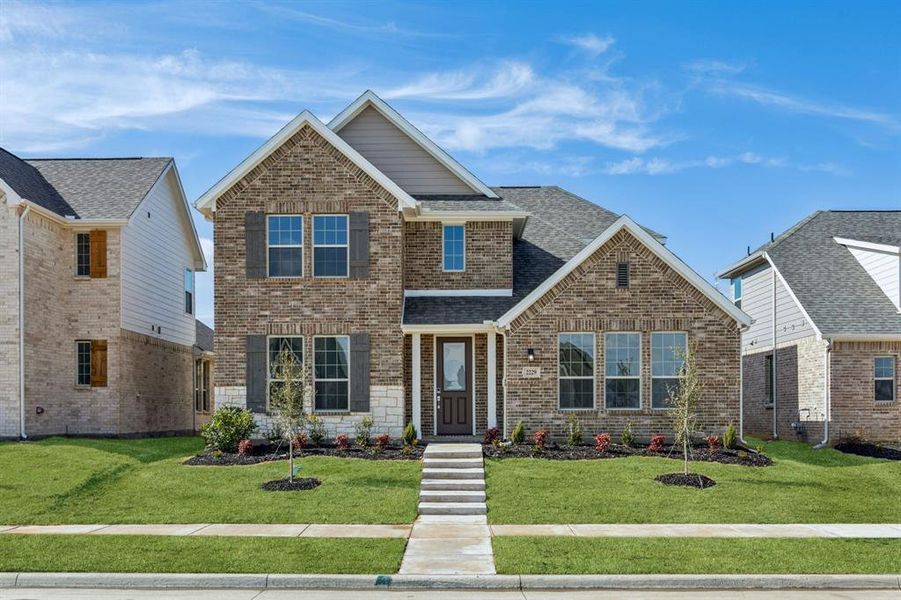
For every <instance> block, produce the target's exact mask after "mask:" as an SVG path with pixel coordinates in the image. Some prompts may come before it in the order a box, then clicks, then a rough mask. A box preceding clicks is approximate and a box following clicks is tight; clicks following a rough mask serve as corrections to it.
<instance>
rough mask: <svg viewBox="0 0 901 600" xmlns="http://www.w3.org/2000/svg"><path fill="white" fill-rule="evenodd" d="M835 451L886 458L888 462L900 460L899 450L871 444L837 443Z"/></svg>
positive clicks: (900, 450) (900, 451) (900, 452)
mask: <svg viewBox="0 0 901 600" xmlns="http://www.w3.org/2000/svg"><path fill="white" fill-rule="evenodd" d="M835 449H836V450H838V451H839V452H844V453H845V454H857V455H859V456H869V457H871V458H886V459H888V460H901V449H899V448H892V447H891V446H882V445H879V444H871V443H870V442H850V441H849V442H839V443H838V444H836V445H835Z"/></svg>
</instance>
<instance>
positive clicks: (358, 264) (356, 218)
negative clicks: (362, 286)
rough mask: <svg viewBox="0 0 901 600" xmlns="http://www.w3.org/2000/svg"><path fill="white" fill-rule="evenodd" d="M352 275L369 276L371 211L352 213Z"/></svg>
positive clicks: (350, 227)
mask: <svg viewBox="0 0 901 600" xmlns="http://www.w3.org/2000/svg"><path fill="white" fill-rule="evenodd" d="M348 230H349V232H350V276H351V278H353V279H362V278H364V277H369V213H368V212H352V213H350V217H349V222H348Z"/></svg>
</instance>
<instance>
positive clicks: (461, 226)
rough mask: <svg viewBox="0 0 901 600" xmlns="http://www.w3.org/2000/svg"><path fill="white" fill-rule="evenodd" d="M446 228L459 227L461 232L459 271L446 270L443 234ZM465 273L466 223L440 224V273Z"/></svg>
mask: <svg viewBox="0 0 901 600" xmlns="http://www.w3.org/2000/svg"><path fill="white" fill-rule="evenodd" d="M448 227H459V228H460V229H461V230H462V231H463V267H462V268H460V269H448V268H447V262H446V261H445V248H444V244H445V243H446V242H445V234H446V233H447V228H448ZM465 271H466V223H442V224H441V272H442V273H463V272H465Z"/></svg>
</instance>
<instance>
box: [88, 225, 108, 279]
mask: <svg viewBox="0 0 901 600" xmlns="http://www.w3.org/2000/svg"><path fill="white" fill-rule="evenodd" d="M90 239H91V277H92V278H93V279H103V278H105V277H106V230H105V229H94V230H92V231H91V236H90Z"/></svg>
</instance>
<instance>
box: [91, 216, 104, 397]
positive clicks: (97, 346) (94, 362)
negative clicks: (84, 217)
mask: <svg viewBox="0 0 901 600" xmlns="http://www.w3.org/2000/svg"><path fill="white" fill-rule="evenodd" d="M104 233H105V232H104ZM92 237H93V236H92ZM106 356H107V352H106V340H91V387H106V380H107V376H106V362H107V360H106Z"/></svg>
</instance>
